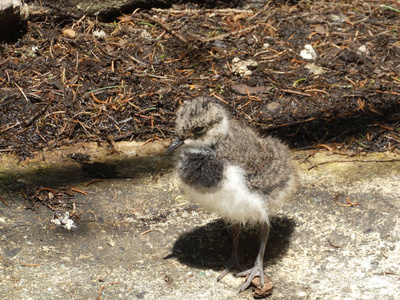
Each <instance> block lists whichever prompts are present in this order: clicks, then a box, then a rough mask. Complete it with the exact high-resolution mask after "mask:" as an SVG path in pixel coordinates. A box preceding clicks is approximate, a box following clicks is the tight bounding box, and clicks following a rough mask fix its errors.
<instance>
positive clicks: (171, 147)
mask: <svg viewBox="0 0 400 300" xmlns="http://www.w3.org/2000/svg"><path fill="white" fill-rule="evenodd" d="M184 142H185V140H184V139H181V138H179V137H177V138H176V139H175V140H174V141H173V142H172V143H171V145H169V147H168V149H167V152H166V153H165V154H167V155H168V154H170V153H171V152H172V151H174V150H175V149H176V148H178V147H179V146H180V145H182V144H183V143H184Z"/></svg>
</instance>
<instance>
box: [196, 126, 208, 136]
mask: <svg viewBox="0 0 400 300" xmlns="http://www.w3.org/2000/svg"><path fill="white" fill-rule="evenodd" d="M205 132H206V128H205V127H202V126H199V127H195V128H193V133H195V134H202V133H205Z"/></svg>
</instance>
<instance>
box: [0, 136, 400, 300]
mask: <svg viewBox="0 0 400 300" xmlns="http://www.w3.org/2000/svg"><path fill="white" fill-rule="evenodd" d="M167 144H168V142H167V141H161V142H157V143H153V144H146V145H142V144H138V143H119V144H117V146H116V151H109V150H106V149H105V148H101V147H99V146H97V145H74V146H71V147H64V148H61V149H57V150H54V151H53V152H46V153H41V154H40V155H38V157H37V158H36V159H32V160H30V161H28V162H25V163H24V162H19V163H18V161H17V160H16V159H15V158H12V157H9V156H0V165H1V166H0V195H1V197H2V200H3V201H2V202H0V299H252V298H253V296H252V292H251V290H247V291H245V292H243V293H240V294H239V293H238V289H239V287H240V285H241V284H242V283H243V278H235V277H234V276H232V275H231V274H228V275H227V276H226V277H225V278H224V279H223V280H222V281H221V282H216V278H217V276H218V274H219V272H220V270H221V268H220V267H215V266H213V265H212V264H211V263H212V262H214V261H218V260H223V259H226V258H228V257H229V253H230V247H231V237H230V231H229V228H227V227H226V226H225V225H224V224H223V222H221V221H219V219H218V217H216V216H212V215H210V214H207V213H205V212H203V211H202V210H201V209H200V208H198V207H197V206H196V205H195V204H193V203H191V202H189V201H188V200H187V199H185V197H183V196H182V195H181V194H180V192H179V189H178V186H177V181H176V179H175V178H174V176H173V172H172V170H171V166H172V165H173V161H172V157H170V156H165V155H163V154H162V153H163V152H164V151H165V147H166V145H167ZM71 153H75V154H76V153H85V154H89V155H90V158H91V160H90V162H86V163H85V164H84V165H82V164H80V163H77V162H75V161H73V160H71V159H69V158H67V155H68V154H71ZM294 156H295V157H296V161H297V163H298V165H299V169H300V175H301V187H300V189H299V191H298V193H297V194H296V195H295V196H294V197H293V199H291V200H290V201H289V202H288V203H287V204H286V205H285V207H284V208H283V209H282V211H281V212H279V214H278V215H277V216H275V217H273V219H272V227H273V228H272V233H271V236H270V240H269V244H268V247H267V252H266V256H265V270H266V274H268V275H269V276H270V277H271V279H272V282H273V283H274V289H273V293H272V295H271V296H270V297H269V299H341V300H342V299H374V300H377V299H385V300H387V299H400V266H399V261H400V221H399V215H400V199H399V194H400V192H399V191H400V161H399V157H398V156H397V157H396V156H393V155H391V154H371V155H366V156H363V157H359V156H355V157H347V156H343V155H340V154H332V153H330V152H323V153H313V152H312V151H309V152H304V151H303V152H295V153H294ZM347 160H351V161H352V162H344V161H347ZM382 160H384V162H381V161H382ZM388 160H390V161H388ZM327 161H330V163H324V162H327ZM321 162H323V164H320V165H316V164H318V163H321ZM312 166H314V167H313V168H311V169H310V167H312ZM96 172H97V173H96ZM99 174H100V175H105V176H103V177H113V178H108V179H104V180H102V181H98V182H94V183H93V184H91V185H88V186H86V184H87V183H89V182H91V180H92V178H94V177H99V176H100V175H99ZM107 175H109V176H107ZM38 185H39V186H42V187H50V186H52V187H54V186H59V187H60V186H68V187H74V188H76V189H79V190H81V191H84V192H86V193H87V195H84V194H81V193H78V194H76V195H75V196H74V197H73V198H72V201H73V202H74V203H75V204H76V213H77V214H78V215H80V219H79V221H78V227H77V228H76V229H74V230H71V231H69V230H67V229H64V228H62V227H59V226H56V225H55V224H54V223H52V222H50V220H51V219H52V218H53V215H54V212H53V211H51V210H50V209H49V208H47V207H44V206H42V207H40V208H39V209H37V210H29V209H26V207H27V205H28V204H27V202H26V201H25V199H24V198H23V197H22V194H21V193H20V192H19V191H20V190H23V189H26V188H27V187H29V186H38ZM351 204H353V205H351ZM59 211H63V210H62V209H61V208H60V209H59ZM257 247H258V241H257V233H256V232H254V230H252V229H250V228H247V229H246V230H245V232H244V235H243V236H242V239H241V241H240V257H241V261H242V265H244V267H250V266H252V264H253V261H254V258H255V256H256V252H257Z"/></svg>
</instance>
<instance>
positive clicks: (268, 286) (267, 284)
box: [251, 276, 274, 299]
mask: <svg viewBox="0 0 400 300" xmlns="http://www.w3.org/2000/svg"><path fill="white" fill-rule="evenodd" d="M251 283H252V285H253V286H254V287H255V290H254V291H253V297H254V298H256V299H260V298H265V297H267V296H268V295H270V294H271V293H272V289H273V287H274V284H273V283H272V281H271V278H270V277H268V276H264V287H261V284H260V283H261V281H260V277H254V279H253V280H252V281H251Z"/></svg>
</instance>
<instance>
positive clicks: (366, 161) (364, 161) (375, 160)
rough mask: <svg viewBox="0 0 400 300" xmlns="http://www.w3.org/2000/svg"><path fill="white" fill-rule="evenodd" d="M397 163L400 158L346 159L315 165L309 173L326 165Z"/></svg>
mask: <svg viewBox="0 0 400 300" xmlns="http://www.w3.org/2000/svg"><path fill="white" fill-rule="evenodd" d="M395 161H400V158H392V159H351V160H348V159H347V160H346V159H338V160H327V161H322V162H320V163H317V164H314V165H312V166H311V167H309V168H308V171H310V170H311V169H314V168H315V167H318V166H320V165H325V164H330V163H342V162H343V163H347V162H349V163H352V162H362V163H368V162H382V163H386V162H395Z"/></svg>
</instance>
